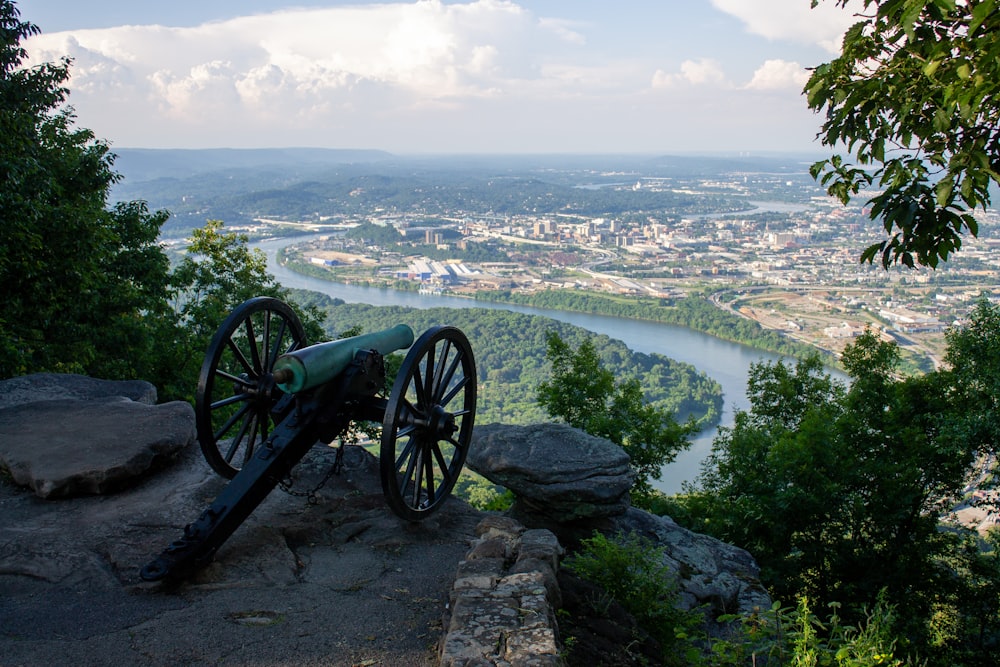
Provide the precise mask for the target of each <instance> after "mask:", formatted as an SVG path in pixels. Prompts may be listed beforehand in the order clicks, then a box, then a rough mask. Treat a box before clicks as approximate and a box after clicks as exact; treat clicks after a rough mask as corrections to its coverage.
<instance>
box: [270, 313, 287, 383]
mask: <svg viewBox="0 0 1000 667" xmlns="http://www.w3.org/2000/svg"><path fill="white" fill-rule="evenodd" d="M287 328H288V321H287V320H286V319H285V318H283V317H282V318H281V325H280V326H279V328H278V333H277V334H275V336H274V345H273V347H272V348H271V350H270V352H269V353H268V355H267V368H266V369H265V370H268V371H270V370H271V369H272V368H274V362H275V361H277V359H278V357H279V356H281V353H280V350H281V341H283V340H284V339H285V331H286V330H287Z"/></svg>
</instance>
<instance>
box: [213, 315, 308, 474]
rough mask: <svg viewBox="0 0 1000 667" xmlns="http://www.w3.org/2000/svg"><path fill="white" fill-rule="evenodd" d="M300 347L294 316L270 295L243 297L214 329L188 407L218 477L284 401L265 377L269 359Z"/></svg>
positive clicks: (251, 446) (263, 436)
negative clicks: (246, 298)
mask: <svg viewBox="0 0 1000 667" xmlns="http://www.w3.org/2000/svg"><path fill="white" fill-rule="evenodd" d="M304 346H305V331H304V330H303V327H302V323H301V321H299V318H298V316H297V315H296V314H295V312H294V311H293V310H292V309H291V308H290V307H289V306H288V305H287V304H286V303H284V302H283V301H280V300H278V299H275V298H272V297H256V298H253V299H250V300H248V301H245V302H244V303H243V304H241V305H240V306H239V307H237V308H236V310H234V311H233V312H232V313H231V314H230V315H229V317H228V318H226V321H225V322H223V323H222V326H221V327H219V330H218V331H216V333H215V336H214V337H213V338H212V342H211V343H210V344H209V346H208V351H207V352H206V354H205V361H204V363H203V364H202V367H201V374H200V375H199V377H198V390H197V393H196V395H195V406H194V407H195V423H196V426H197V431H198V442H199V444H200V445H201V451H202V453H204V455H205V459H206V460H207V461H208V463H209V465H210V466H212V469H213V470H215V471H216V472H217V473H219V474H220V475H222V476H223V477H226V478H229V479H231V478H232V477H234V476H236V473H238V472H239V471H240V469H241V468H242V467H243V465H244V463H245V462H246V461H248V460H249V459H250V457H252V456H253V453H254V451H255V449H256V448H257V447H258V446H259V445H260V444H261V443H263V442H264V441H265V440H267V437H268V435H269V434H270V433H271V431H272V430H273V428H274V425H275V424H276V423H278V422H280V421H281V418H282V417H283V411H284V410H286V409H287V406H288V404H289V400H287V399H286V400H285V401H284V402H282V399H285V398H286V395H285V393H284V392H282V391H281V389H280V388H279V387H278V386H277V385H276V384H275V383H274V379H273V377H272V376H271V372H272V370H273V368H274V361H275V359H277V358H278V357H279V356H281V355H282V354H285V353H286V352H290V351H292V350H296V349H298V348H300V347H304ZM289 398H290V397H289Z"/></svg>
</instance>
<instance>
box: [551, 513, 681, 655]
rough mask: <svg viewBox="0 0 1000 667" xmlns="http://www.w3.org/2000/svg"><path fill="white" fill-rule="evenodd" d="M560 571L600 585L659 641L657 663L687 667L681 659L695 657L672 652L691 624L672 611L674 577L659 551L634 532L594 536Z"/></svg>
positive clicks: (675, 593)
mask: <svg viewBox="0 0 1000 667" xmlns="http://www.w3.org/2000/svg"><path fill="white" fill-rule="evenodd" d="M563 567H565V568H566V569H568V570H569V571H571V572H573V573H575V574H576V575H577V576H579V577H580V578H582V579H586V580H587V581H590V582H592V583H595V584H597V585H598V586H600V587H601V588H602V589H604V591H605V592H606V593H607V594H608V596H609V597H610V598H611V599H613V600H614V601H616V602H618V603H619V604H620V605H621V606H622V607H624V608H625V610H626V611H628V612H629V613H631V614H632V615H633V616H634V617H635V619H636V621H637V622H638V623H639V626H640V627H641V628H642V629H643V630H645V631H646V632H648V633H649V634H650V636H652V637H653V638H654V639H656V640H657V642H659V644H660V647H661V648H662V650H663V653H664V663H663V664H678V665H681V664H687V659H686V658H689V657H693V655H695V654H696V652H694V651H692V652H691V655H689V654H688V652H687V651H681V650H678V649H681V648H683V647H684V644H685V642H684V640H685V639H686V638H687V636H688V633H689V631H690V629H691V628H692V627H693V625H694V624H695V623H696V621H697V619H696V615H695V614H691V613H689V612H684V611H682V610H680V609H679V608H678V606H677V603H678V587H677V575H676V574H675V573H673V572H671V571H670V568H668V567H667V566H666V564H665V555H664V550H663V548H661V547H656V546H654V545H653V544H652V543H650V542H649V541H648V540H645V539H644V538H642V537H641V536H639V535H637V534H636V533H629V534H619V535H617V536H616V537H615V538H609V537H606V536H605V535H602V534H601V533H598V532H595V533H594V534H593V536H592V537H590V538H588V539H585V540H583V542H582V544H581V547H580V549H579V550H578V551H576V552H575V553H573V554H572V555H571V556H570V557H569V558H567V559H566V560H565V561H564V563H563ZM595 611H596V612H597V613H599V612H600V610H595Z"/></svg>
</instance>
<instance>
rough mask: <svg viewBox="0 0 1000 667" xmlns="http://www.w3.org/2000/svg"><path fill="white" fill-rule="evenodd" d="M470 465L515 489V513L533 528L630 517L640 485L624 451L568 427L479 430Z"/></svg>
mask: <svg viewBox="0 0 1000 667" xmlns="http://www.w3.org/2000/svg"><path fill="white" fill-rule="evenodd" d="M466 465H468V466H469V467H470V468H472V469H473V470H475V471H476V472H478V473H479V474H481V475H483V476H484V477H486V478H487V479H489V480H490V481H492V482H494V483H496V484H499V485H501V486H503V487H506V488H508V489H510V490H511V491H513V492H514V496H515V504H514V507H513V508H512V515H513V516H515V517H516V518H518V519H519V520H522V521H523V522H524V523H525V524H526V525H531V526H542V527H549V525H548V524H555V525H556V526H561V525H567V524H575V523H578V522H583V523H587V522H590V521H593V520H595V519H603V518H606V517H611V516H618V515H621V514H624V513H625V510H626V509H628V507H629V500H628V492H629V489H631V488H632V484H633V483H634V482H635V473H633V472H632V470H631V469H630V468H629V458H628V455H627V454H626V453H625V452H624V450H622V448H621V447H618V446H617V445H615V444H614V443H612V442H609V441H608V440H605V439H603V438H595V437H594V436H592V435H588V434H587V433H584V432H583V431H581V430H579V429H575V428H571V427H569V426H566V425H564V424H534V425H531V426H505V425H502V424H490V425H487V426H482V427H477V428H476V431H475V434H474V436H473V446H472V448H471V451H470V453H469V458H468V459H467V460H466Z"/></svg>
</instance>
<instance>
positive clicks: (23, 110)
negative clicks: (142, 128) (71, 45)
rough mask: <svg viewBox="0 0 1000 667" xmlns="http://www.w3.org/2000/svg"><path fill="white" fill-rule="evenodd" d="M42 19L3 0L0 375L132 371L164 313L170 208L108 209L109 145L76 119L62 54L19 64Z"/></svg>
mask: <svg viewBox="0 0 1000 667" xmlns="http://www.w3.org/2000/svg"><path fill="white" fill-rule="evenodd" d="M37 32H38V28H36V27H35V26H34V25H32V24H30V23H27V22H23V21H21V20H20V14H19V12H18V9H17V7H15V5H14V3H13V2H11V1H10V0H0V284H2V285H3V291H4V309H3V313H2V314H0V377H10V376H12V375H17V374H21V373H27V372H34V371H72V372H87V373H91V374H94V375H98V376H102V377H110V378H120V377H135V376H136V374H137V373H140V372H142V369H144V368H145V365H146V364H147V362H148V361H149V358H148V353H150V351H151V349H152V347H153V343H152V340H151V338H150V337H149V336H148V335H145V330H146V328H147V324H148V322H150V321H151V320H153V319H155V318H161V317H166V316H167V313H168V311H169V308H168V302H167V295H168V294H167V272H168V262H167V259H166V256H165V255H164V254H163V252H162V251H161V249H160V248H159V246H158V245H157V237H158V235H159V229H160V226H161V225H162V224H163V222H164V221H165V220H166V218H167V214H166V213H165V212H157V213H151V212H150V211H149V210H148V209H147V208H146V206H145V204H143V203H141V202H132V203H129V204H121V205H118V206H115V207H113V208H112V209H110V210H108V209H106V201H107V196H108V192H109V188H110V187H111V185H112V184H114V183H115V181H116V180H117V179H118V175H117V174H116V173H115V172H114V171H113V170H112V164H113V161H114V156H113V155H112V154H111V153H110V152H109V149H108V146H107V144H105V143H104V142H101V141H98V140H96V139H95V137H94V135H93V133H91V132H90V131H89V130H85V129H78V128H75V127H74V126H73V121H74V116H73V111H72V108H71V107H68V106H64V103H65V101H66V97H67V94H68V93H67V90H66V88H65V87H64V83H65V82H66V80H67V79H68V77H69V65H70V62H69V60H68V59H64V60H62V61H61V62H59V63H46V64H42V65H39V66H37V67H33V68H24V67H22V63H23V61H24V59H25V56H26V54H25V51H24V49H23V48H22V47H21V45H20V43H21V40H23V39H25V38H27V37H29V36H31V35H34V34H36V33H37Z"/></svg>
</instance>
